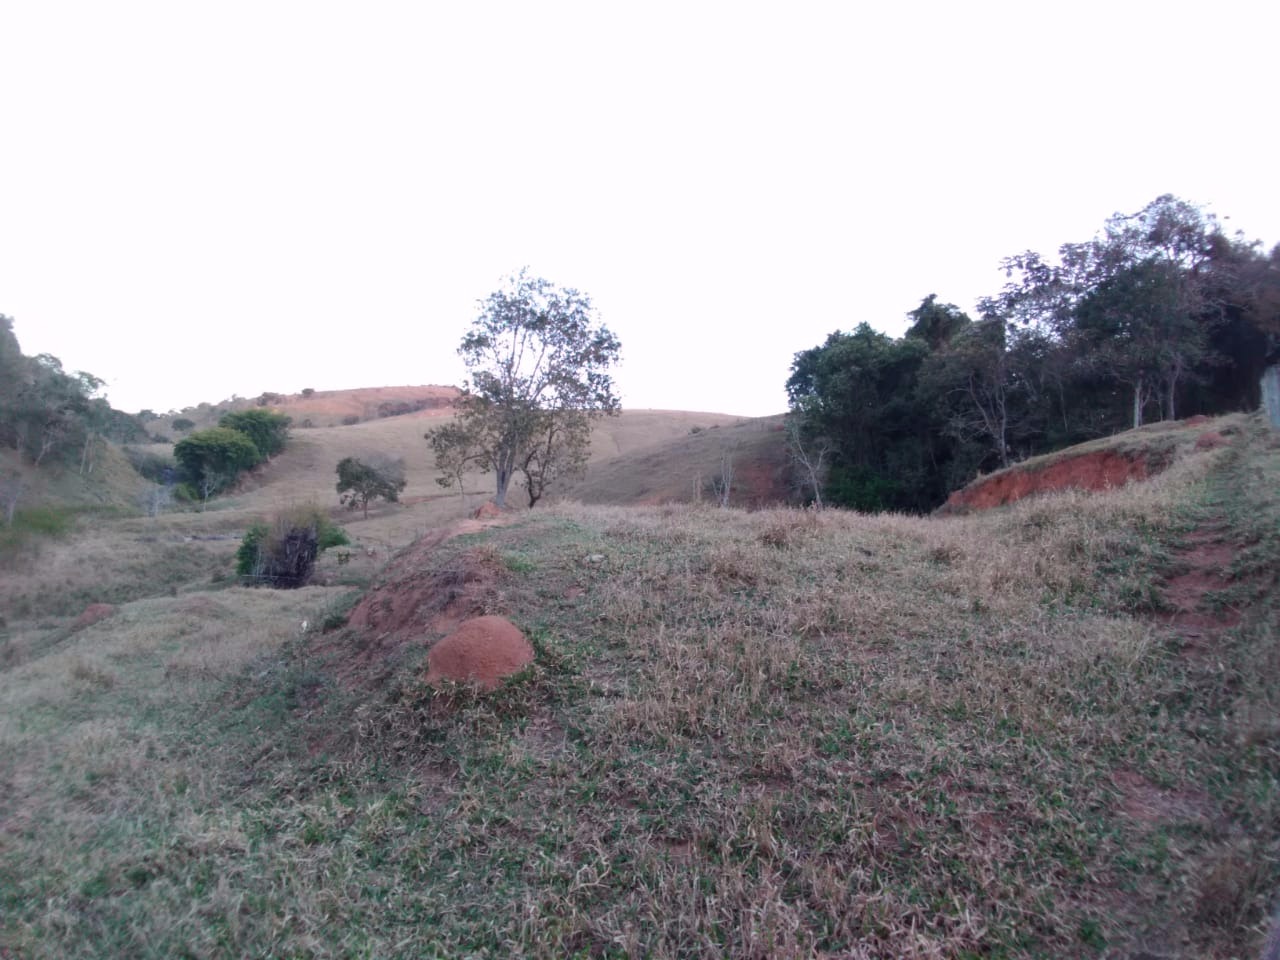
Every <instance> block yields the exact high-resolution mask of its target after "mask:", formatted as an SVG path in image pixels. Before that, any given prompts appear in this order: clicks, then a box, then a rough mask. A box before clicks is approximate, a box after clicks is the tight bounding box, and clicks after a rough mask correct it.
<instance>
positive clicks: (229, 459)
mask: <svg viewBox="0 0 1280 960" xmlns="http://www.w3.org/2000/svg"><path fill="white" fill-rule="evenodd" d="M173 456H174V458H175V459H176V460H177V461H178V464H179V466H181V468H182V472H183V479H184V481H185V482H187V483H189V484H190V485H191V486H192V487H193V488H194V489H195V490H196V491H197V492H198V494H199V495H200V497H201V499H205V500H207V499H208V498H209V497H210V496H212V495H213V494H215V493H217V492H218V491H219V490H221V489H223V488H224V487H226V486H227V485H228V484H230V483H231V482H232V481H233V480H234V479H235V478H236V477H237V476H239V475H240V474H241V473H243V472H244V471H246V470H250V469H252V468H253V467H254V466H256V465H257V464H258V463H259V462H261V460H262V455H261V453H260V452H259V450H258V447H257V446H255V445H254V442H253V441H252V440H250V439H249V437H248V436H246V435H245V434H243V433H241V432H240V431H239V430H232V429H230V428H228V427H210V428H209V429H208V430H198V431H196V432H195V433H193V434H191V435H190V436H187V437H184V438H183V439H182V440H179V441H178V442H177V443H176V444H174V447H173Z"/></svg>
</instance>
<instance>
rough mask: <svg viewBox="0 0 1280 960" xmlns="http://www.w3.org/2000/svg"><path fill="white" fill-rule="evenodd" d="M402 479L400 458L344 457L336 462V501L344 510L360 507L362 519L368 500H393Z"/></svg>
mask: <svg viewBox="0 0 1280 960" xmlns="http://www.w3.org/2000/svg"><path fill="white" fill-rule="evenodd" d="M406 483H407V481H406V480H405V478H404V461H403V460H400V459H392V458H390V457H377V458H371V459H370V460H369V461H368V462H365V461H363V460H360V459H358V458H356V457H346V458H345V459H343V460H340V461H339V462H338V484H337V489H338V501H339V502H340V503H342V504H343V505H344V506H345V507H346V508H347V509H348V510H354V509H355V508H356V507H360V508H361V509H363V510H364V518H365V519H366V520H368V519H369V501H370V500H377V499H379V498H381V499H383V500H386V501H387V502H388V503H395V502H396V501H397V500H399V499H400V491H402V490H403V489H404V488H405V485H406Z"/></svg>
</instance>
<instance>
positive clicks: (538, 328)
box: [427, 270, 620, 507]
mask: <svg viewBox="0 0 1280 960" xmlns="http://www.w3.org/2000/svg"><path fill="white" fill-rule="evenodd" d="M619 349H620V345H619V343H618V338H617V337H615V336H614V335H613V334H612V333H611V332H610V331H609V330H608V328H606V327H604V326H603V325H601V324H600V323H599V322H598V321H597V319H596V315H595V310H594V308H593V307H592V306H591V300H590V298H589V297H587V296H586V295H585V294H582V293H579V292H578V291H577V290H573V289H570V288H562V287H557V286H555V285H554V284H552V283H550V282H549V281H547V280H543V279H541V278H537V277H531V276H529V275H528V273H527V272H526V271H523V270H522V271H521V272H520V273H519V274H518V275H516V276H514V277H511V278H509V280H508V281H507V282H506V284H505V285H504V287H503V288H502V289H500V290H497V291H495V292H494V293H491V294H490V295H489V297H488V299H486V300H484V301H482V303H481V311H480V316H478V317H477V318H476V319H475V320H474V321H473V322H472V324H471V329H470V330H469V331H468V332H467V334H466V335H465V336H464V337H463V338H462V345H461V346H460V347H459V348H458V353H459V354H461V355H462V359H463V360H464V362H465V363H466V365H467V369H468V371H469V374H470V375H469V378H468V380H467V382H466V383H465V384H464V391H463V394H462V396H461V397H459V398H458V400H457V401H456V402H455V404H454V407H455V409H456V410H457V414H458V415H457V419H456V420H455V422H454V424H451V425H446V426H444V427H441V428H439V429H438V430H433V431H432V432H431V433H429V434H427V439H428V441H430V443H431V446H432V448H433V450H434V451H435V452H436V463H437V465H438V466H439V467H440V468H441V470H442V471H443V472H444V473H445V474H446V475H447V476H449V477H455V476H460V474H459V472H458V471H459V469H460V467H459V462H460V461H462V465H463V466H465V464H466V463H474V464H475V466H476V467H478V468H479V469H481V470H485V471H488V470H492V471H494V473H495V474H496V475H497V484H496V489H495V492H494V498H493V499H494V502H495V503H496V504H497V505H498V506H500V507H501V506H504V505H505V503H506V497H507V488H508V487H509V486H510V484H511V480H512V478H513V477H514V476H515V475H516V474H517V473H523V474H524V477H525V484H526V491H527V492H528V494H529V498H530V505H532V504H534V503H536V502H537V501H538V499H539V498H540V497H541V496H542V494H543V492H544V491H545V487H546V483H547V482H549V481H550V480H551V479H552V478H553V477H554V476H555V475H556V474H557V472H563V469H564V468H565V467H569V468H573V467H574V466H575V465H577V464H579V463H580V462H581V461H582V460H583V459H584V458H585V450H586V448H587V445H588V444H589V443H590V430H589V424H590V422H591V421H592V420H594V419H596V418H597V417H601V416H606V415H612V414H616V413H617V412H618V410H619V409H620V405H619V402H618V398H617V397H616V396H614V393H613V380H612V378H611V377H610V376H609V368H610V367H611V366H612V365H613V364H614V363H616V362H617V360H618V351H619Z"/></svg>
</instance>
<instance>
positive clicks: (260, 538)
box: [236, 504, 351, 589]
mask: <svg viewBox="0 0 1280 960" xmlns="http://www.w3.org/2000/svg"><path fill="white" fill-rule="evenodd" d="M350 542H351V541H350V540H349V539H348V538H347V535H346V534H345V533H344V532H343V531H342V528H341V527H339V526H337V525H336V524H334V523H333V521H332V520H330V519H329V518H328V517H327V516H326V515H325V514H324V512H323V511H322V510H321V509H320V508H319V507H317V506H315V505H314V504H306V505H304V506H300V507H290V508H288V509H286V510H283V511H281V512H280V513H278V514H276V516H275V517H274V518H273V519H272V521H271V522H270V523H265V522H261V521H259V522H258V523H255V524H254V525H253V526H251V527H250V528H249V529H248V531H247V532H246V533H245V535H244V539H243V540H241V542H240V548H239V549H238V550H237V551H236V573H237V574H238V575H239V576H240V578H241V580H242V581H243V582H244V583H245V584H247V585H252V584H267V585H269V586H272V587H278V588H285V589H290V588H295V587H301V586H303V585H305V584H306V583H307V581H308V580H310V579H311V573H312V571H313V570H314V569H315V565H316V558H317V557H318V556H319V555H320V553H321V551H323V550H326V549H328V548H329V547H338V546H344V545H346V544H348V543H350Z"/></svg>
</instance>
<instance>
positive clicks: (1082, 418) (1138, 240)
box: [787, 195, 1280, 512]
mask: <svg viewBox="0 0 1280 960" xmlns="http://www.w3.org/2000/svg"><path fill="white" fill-rule="evenodd" d="M1002 266H1003V269H1004V271H1005V274H1006V277H1007V279H1008V282H1007V283H1006V284H1005V286H1004V288H1003V289H1001V290H1000V291H999V292H997V293H996V294H994V295H992V296H989V297H986V298H983V299H982V300H981V301H979V304H978V311H979V315H978V317H977V318H971V317H970V316H968V315H967V314H966V313H964V312H963V311H961V310H960V309H959V308H957V307H956V306H954V305H953V304H947V303H940V302H939V301H938V298H937V297H936V296H934V295H930V296H928V297H926V298H925V299H924V301H923V302H922V303H921V304H920V305H919V306H918V307H917V308H916V309H915V310H913V311H911V312H910V313H909V314H908V318H909V319H910V321H911V325H910V327H909V329H908V330H907V332H906V333H905V334H904V335H903V336H901V337H890V336H887V335H885V334H882V333H878V332H876V331H875V330H873V329H872V328H871V327H870V326H869V325H867V324H865V323H864V324H860V325H859V326H858V327H856V328H855V329H854V330H853V331H852V332H840V331H837V332H835V333H832V334H831V335H830V336H829V337H827V339H826V341H825V342H824V343H822V344H820V345H818V346H816V347H813V348H811V349H809V350H804V351H802V352H800V353H798V354H796V356H795V359H794V362H793V363H792V367H791V374H790V377H789V379H788V380H787V394H788V399H789V402H790V409H791V414H790V416H791V420H792V424H793V426H792V435H793V441H794V442H793V446H794V447H795V449H796V450H797V452H798V457H797V459H798V460H799V461H800V462H801V463H804V462H805V461H806V458H808V459H809V460H810V461H811V460H812V459H813V456H814V454H815V452H820V453H821V455H822V457H823V458H824V462H825V464H826V465H827V466H826V469H825V471H824V474H823V476H822V478H821V479H819V478H818V477H816V476H814V477H812V478H811V481H810V490H811V493H813V492H814V491H815V490H816V488H817V486H818V485H819V484H822V483H823V482H824V481H825V486H823V488H822V490H821V493H822V494H823V495H824V497H825V499H826V500H827V501H828V502H831V503H835V504H840V505H844V506H849V507H854V508H857V509H860V510H902V511H910V512H923V511H927V510H931V509H933V508H934V507H936V506H938V505H939V504H940V503H942V502H943V501H944V500H945V499H946V497H947V495H948V494H949V493H950V492H951V491H953V490H955V489H957V488H958V487H961V486H963V485H964V484H965V483H967V482H968V481H969V480H970V479H971V478H972V477H973V476H974V475H975V474H977V473H978V472H979V471H989V470H993V469H998V468H1000V467H1003V466H1008V465H1009V464H1010V463H1012V462H1014V461H1016V460H1021V459H1024V458H1026V457H1029V456H1033V455H1036V454H1040V453H1045V452H1049V451H1052V450H1056V449H1059V448H1061V447H1065V446H1069V445H1072V444H1076V443H1080V442H1083V441H1086V440H1090V439H1093V438H1096V437H1099V436H1104V435H1107V434H1111V433H1114V432H1117V431H1119V430H1123V429H1126V428H1129V427H1138V426H1141V425H1143V424H1144V423H1146V422H1148V421H1150V420H1153V419H1155V420H1169V419H1176V418H1179V417H1185V416H1190V415H1192V414H1218V413H1225V412H1230V411H1234V410H1247V409H1256V408H1257V407H1258V405H1259V400H1260V397H1259V389H1260V388H1259V382H1260V380H1261V377H1262V374H1263V372H1264V370H1265V369H1266V368H1267V366H1268V364H1269V363H1274V362H1275V361H1276V359H1277V344H1278V343H1280V246H1277V247H1276V248H1275V249H1273V250H1272V251H1271V252H1270V253H1269V254H1266V253H1264V252H1263V251H1262V250H1261V247H1260V244H1258V243H1257V242H1251V241H1247V240H1245V239H1244V238H1243V237H1241V236H1239V235H1237V236H1235V237H1228V236H1227V235H1226V234H1225V233H1224V232H1223V231H1222V229H1221V227H1220V225H1219V223H1218V221H1217V219H1216V218H1215V217H1214V216H1213V215H1211V214H1207V213H1206V212H1204V211H1203V210H1202V209H1200V208H1198V207H1196V206H1194V205H1193V204H1190V203H1187V202H1186V201H1183V200H1180V199H1178V198H1176V197H1173V196H1170V195H1165V196H1161V197H1159V198H1157V199H1156V200H1154V201H1153V202H1152V203H1150V204H1148V205H1147V206H1146V207H1144V208H1143V209H1142V210H1140V211H1138V212H1137V213H1134V214H1127V215H1125V214H1116V215H1114V216H1112V217H1111V218H1109V219H1108V220H1107V221H1106V223H1105V225H1104V227H1103V229H1102V230H1101V232H1100V233H1099V234H1098V235H1097V236H1095V237H1094V238H1093V239H1092V240H1089V241H1086V242H1083V243H1066V244H1063V245H1062V246H1061V247H1059V249H1058V255H1057V257H1056V258H1049V257H1045V256H1042V255H1041V254H1039V253H1036V252H1034V251H1027V252H1025V253H1021V254H1018V255H1016V256H1012V257H1009V258H1007V259H1006V260H1005V261H1004V262H1003V264H1002Z"/></svg>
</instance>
